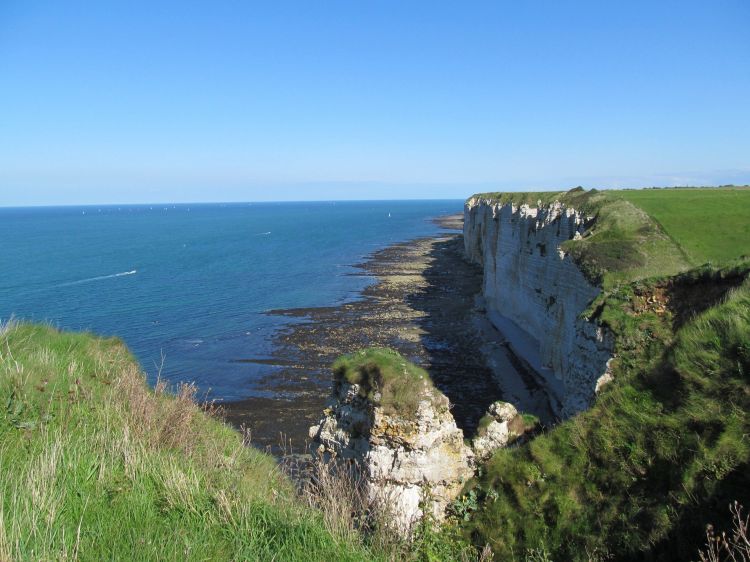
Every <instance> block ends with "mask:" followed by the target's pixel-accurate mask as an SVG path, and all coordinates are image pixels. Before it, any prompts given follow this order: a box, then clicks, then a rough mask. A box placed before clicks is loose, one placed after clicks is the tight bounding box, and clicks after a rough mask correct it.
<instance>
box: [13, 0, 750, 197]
mask: <svg viewBox="0 0 750 562" xmlns="http://www.w3.org/2000/svg"><path fill="white" fill-rule="evenodd" d="M748 29H750V2H748V1H747V0H730V1H724V0H714V1H710V2H709V1H700V2H692V1H689V0H687V1H686V0H682V1H679V2H672V1H668V0H667V1H658V2H653V1H648V2H640V1H630V2H601V1H596V2H572V1H564V0H556V1H528V2H518V1H514V2H501V1H499V0H498V1H494V2H471V1H466V2H439V1H435V0H433V1H429V2H426V1H425V2H421V1H417V0H409V1H404V0H394V1H390V0H378V1H369V0H357V1H352V0H342V1H335V0H334V1H327V0H326V1H323V0H321V1H311V0H305V1H300V2H285V1H283V0H281V1H273V2H262V3H261V2H219V1H216V2H201V3H198V2H185V1H182V2H138V1H129V2H80V3H79V2H75V1H71V2H64V3H63V2H34V1H32V0H19V1H15V0H4V1H2V2H0V205H21V204H60V203H63V204H64V203H69V204H78V203H108V202H152V201H175V202H178V201H246V200H279V199H287V200H289V199H291V200H301V199H342V198H364V199H368V198H397V197H405V198H438V197H456V198H458V197H461V198H462V197H465V196H467V195H469V194H471V193H472V192H474V191H479V190H490V189H492V190H502V189H532V188H556V189H564V188H569V187H571V186H575V185H578V184H581V185H584V186H587V187H636V186H645V185H676V184H719V183H744V182H750V33H748Z"/></svg>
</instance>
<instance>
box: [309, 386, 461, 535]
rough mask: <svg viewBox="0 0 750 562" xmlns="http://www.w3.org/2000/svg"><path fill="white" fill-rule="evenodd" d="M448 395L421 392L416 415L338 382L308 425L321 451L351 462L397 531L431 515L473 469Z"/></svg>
mask: <svg viewBox="0 0 750 562" xmlns="http://www.w3.org/2000/svg"><path fill="white" fill-rule="evenodd" d="M448 406H449V404H448V399H447V398H446V397H445V396H444V395H439V396H438V397H435V396H434V395H432V396H425V399H424V400H422V401H421V402H420V403H419V406H418V408H417V411H416V413H414V414H413V415H410V416H409V417H405V416H403V415H399V414H393V413H390V414H389V413H386V412H385V411H384V410H383V409H382V408H380V407H378V406H377V405H375V404H373V403H372V402H370V401H368V400H367V399H365V398H362V397H361V396H360V395H359V388H358V386H357V385H353V384H348V383H346V382H339V383H337V385H336V386H335V388H334V392H333V394H332V396H331V399H330V400H329V402H328V406H327V408H326V409H325V411H324V417H323V419H322V420H321V422H320V424H319V425H317V426H313V427H311V428H310V437H311V438H312V439H313V440H314V441H315V442H317V443H319V447H318V451H319V453H320V454H322V455H325V456H335V457H337V458H340V459H353V460H355V461H356V462H357V463H358V464H359V466H360V468H361V470H362V472H363V475H364V477H365V480H366V484H367V489H368V494H369V495H370V498H371V500H372V501H376V502H383V504H384V505H385V506H386V508H387V509H389V510H390V513H391V515H392V516H393V521H394V524H395V526H396V527H397V528H398V529H399V530H401V531H407V532H408V530H409V529H411V528H412V526H413V525H414V523H415V522H416V521H418V520H419V519H420V518H422V517H423V516H424V514H425V513H424V511H425V510H429V512H430V514H431V515H432V516H433V517H434V518H435V519H436V520H441V519H443V518H444V516H445V509H446V507H447V506H448V504H449V503H450V502H452V501H453V500H454V499H455V498H456V497H457V496H458V494H459V493H460V491H461V488H462V487H463V484H464V482H465V481H466V480H467V479H468V478H470V477H471V476H472V474H473V470H472V465H473V453H472V451H471V449H469V448H468V447H467V446H466V445H465V444H464V441H463V438H464V436H463V432H462V431H461V430H460V429H459V428H458V427H457V426H456V422H455V420H454V419H453V416H452V415H451V413H450V410H449V408H448Z"/></svg>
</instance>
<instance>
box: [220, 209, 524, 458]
mask: <svg viewBox="0 0 750 562" xmlns="http://www.w3.org/2000/svg"><path fill="white" fill-rule="evenodd" d="M435 220H436V222H437V223H438V224H439V225H440V226H441V227H442V228H443V229H444V232H443V233H441V234H438V235H436V236H434V237H429V238H419V239H416V240H411V241H408V242H403V243H399V244H395V245H393V246H390V247H388V248H385V249H383V250H380V251H377V252H375V253H374V254H372V255H371V256H370V257H369V258H368V259H367V260H366V261H365V262H364V263H362V264H359V265H357V266H356V268H357V269H358V270H359V271H358V272H356V273H354V275H363V276H367V277H374V278H375V279H376V282H375V283H374V284H372V285H370V286H368V287H367V288H365V289H364V291H363V292H362V295H361V297H360V298H359V299H358V300H355V301H353V302H347V303H345V304H342V305H340V306H334V307H322V308H305V309H291V310H274V311H269V312H268V314H274V315H282V316H285V317H287V318H289V319H290V324H289V325H288V326H287V327H286V328H284V329H282V330H281V331H280V332H279V333H278V334H277V336H276V337H275V341H274V343H275V345H274V348H275V351H274V354H273V357H272V358H271V359H267V358H263V359H252V358H250V359H245V361H252V362H263V363H264V364H267V365H273V366H274V367H276V369H275V372H274V373H273V375H270V376H269V377H267V380H265V381H264V385H263V388H264V389H268V390H269V391H271V392H273V393H274V394H275V395H276V396H278V397H275V398H259V397H252V398H247V399H245V400H242V401H238V402H232V403H227V404H225V405H224V407H225V411H226V417H227V419H228V421H229V422H230V423H232V424H234V425H235V426H238V427H240V426H246V427H248V428H250V430H251V439H252V442H253V443H254V444H255V445H256V446H259V447H261V448H268V449H270V450H271V451H272V452H275V453H277V454H278V453H283V452H288V451H289V450H292V451H294V452H304V451H305V450H306V449H307V435H308V428H309V427H310V426H311V425H314V424H315V423H317V421H318V420H319V417H320V414H321V411H322V409H323V407H324V403H325V400H326V398H327V397H328V395H329V394H330V392H331V374H330V365H331V363H332V362H333V361H334V360H335V359H336V358H337V357H338V356H340V355H342V354H344V353H351V352H354V351H357V350H360V349H362V348H365V347H390V348H393V349H395V350H397V351H399V352H400V353H401V354H402V355H404V356H405V357H407V358H408V359H410V360H411V361H413V362H415V363H416V364H418V365H420V366H421V367H423V368H425V369H426V370H427V371H428V372H429V374H430V376H431V378H432V379H433V381H434V383H435V386H436V387H437V388H439V389H440V390H441V391H442V392H443V393H444V394H445V395H446V396H447V397H448V398H449V399H450V402H451V404H452V413H453V416H454V417H455V419H456V423H457V424H458V427H460V428H461V429H462V430H463V431H464V434H465V435H466V437H470V436H471V435H473V433H474V432H475V430H476V427H477V424H478V422H479V419H480V418H481V417H482V415H484V413H485V412H486V411H487V408H488V406H489V405H490V404H492V403H493V402H495V401H497V400H502V399H503V398H505V396H504V393H503V390H502V389H501V388H500V386H499V385H498V382H497V380H498V377H497V376H493V373H492V371H491V370H490V369H489V368H488V366H487V357H486V353H483V349H484V351H486V347H487V334H486V331H487V330H486V328H482V326H481V323H480V322H478V319H477V312H476V299H477V295H478V294H479V293H480V291H481V284H482V271H481V269H480V268H478V267H477V266H475V265H473V264H471V263H469V262H468V261H467V260H466V259H465V258H464V252H463V235H462V233H461V232H460V229H461V227H462V221H463V217H462V216H460V215H455V216H449V217H440V218H438V219H435ZM498 345H499V346H500V347H502V342H500V343H499V344H498ZM514 375H516V376H517V374H515V373H514ZM501 380H502V379H501Z"/></svg>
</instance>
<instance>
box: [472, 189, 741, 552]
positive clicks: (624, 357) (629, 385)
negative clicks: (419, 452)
mask: <svg viewBox="0 0 750 562" xmlns="http://www.w3.org/2000/svg"><path fill="white" fill-rule="evenodd" d="M701 192H703V193H706V192H705V191H703V190H701ZM621 193H625V194H626V195H627V196H630V194H631V192H620V193H608V194H606V195H605V196H604V197H605V199H604V201H603V202H602V201H601V200H599V201H596V200H594V203H595V205H597V206H596V207H594V208H593V211H594V213H599V216H600V217H601V216H602V214H601V213H602V212H603V211H606V210H607V207H608V206H611V208H617V206H618V205H622V203H625V201H624V200H623V199H622V197H621V196H620V195H621ZM694 193H695V192H694V190H690V195H694ZM698 193H700V192H698ZM537 195H538V194H534V196H537ZM573 195H574V196H575V197H578V198H581V197H585V196H586V195H585V194H583V193H575V194H573ZM683 195H684V193H683V192H682V191H675V190H669V191H668V192H667V191H665V192H663V193H662V192H656V193H655V194H653V195H652V194H651V193H649V195H648V196H640V197H642V198H643V199H644V200H645V199H649V197H652V198H653V199H650V201H651V202H652V204H653V205H654V207H655V208H658V212H657V213H656V214H657V217H658V218H659V222H660V223H661V225H662V227H663V228H666V229H668V230H667V231H666V234H668V235H669V237H670V240H671V241H672V248H673V250H672V251H677V252H679V254H678V255H679V256H683V259H685V257H687V259H685V261H688V260H689V261H701V260H703V258H705V255H702V256H701V255H700V254H699V252H698V251H696V248H704V247H705V248H709V247H710V246H711V244H715V242H716V240H717V236H719V234H718V233H717V231H712V230H711V229H703V230H701V229H699V228H692V229H690V228H682V229H681V228H680V226H681V224H682V223H681V222H680V221H678V220H675V219H674V217H677V216H679V209H680V208H682V207H684V206H685V201H687V200H686V199H683ZM504 197H506V198H517V197H519V196H518V195H515V194H510V195H507V196H504ZM522 197H525V196H522ZM589 197H590V198H591V199H594V198H597V199H598V197H599V195H598V194H593V195H589ZM638 197H639V195H636V196H634V197H633V199H637V198H638ZM697 197H706V198H708V195H698V196H697ZM548 198H549V199H548V200H552V199H556V198H558V196H557V195H549V196H548ZM707 200H710V198H708V199H707ZM515 202H518V199H515ZM589 202H590V199H589V201H585V200H584V201H583V203H584V204H586V203H589ZM728 202H729V199H726V200H722V202H721V203H716V202H715V201H714V202H713V204H709V205H706V206H705V207H704V208H705V213H704V214H703V215H702V216H700V223H706V222H708V223H711V224H713V222H714V221H716V220H721V218H722V216H723V215H724V213H725V212H727V210H729V211H730V215H731V209H728V207H731V206H732V205H731V204H729V205H726V204H725V203H728ZM670 205H671V206H672V207H670ZM589 208H591V207H589ZM746 208H747V207H746ZM709 213H717V214H719V215H720V216H714V217H711V216H710V215H709ZM735 214H736V213H735ZM665 217H666V218H667V220H664V218H665ZM670 218H671V219H672V220H671V222H670V220H669V219H670ZM673 223H674V224H675V225H677V227H676V228H673V227H672V224H673ZM652 224H656V223H655V222H654V223H652ZM693 224H695V223H694V222H693ZM602 226H604V227H605V229H609V228H610V225H608V224H605V225H599V227H600V228H601V227H602ZM631 226H632V224H631ZM626 227H627V228H630V227H628V226H627V225H626ZM627 228H626V230H627ZM649 228H652V227H649ZM670 228H673V229H672V230H669V229H670ZM596 229H597V227H596V225H594V227H593V229H592V231H593V233H594V234H593V235H592V239H593V238H594V236H595V235H596V234H595V233H596ZM658 230H659V231H660V233H661V234H664V231H663V230H662V228H661V227H660V228H659V229H658ZM600 232H601V230H600ZM631 232H632V231H631ZM701 238H704V239H706V244H705V245H703V244H701V243H700V241H701ZM668 247H669V246H664V248H668ZM683 247H684V248H685V249H683ZM593 250H594V259H596V252H597V248H593ZM742 253H744V250H743V247H742V246H741V245H740V246H738V245H734V246H733V247H732V248H731V251H723V253H722V255H721V257H722V258H725V259H726V258H734V257H736V256H737V255H739V254H742ZM686 254H687V256H686ZM699 256H700V257H699ZM585 257H586V256H585V255H584V256H583V258H584V259H585ZM678 261H679V260H678V259H676V260H675V261H666V262H665V268H664V271H661V272H658V269H657V273H661V274H662V276H661V277H652V278H650V279H642V278H643V277H645V275H644V270H640V271H639V270H638V269H632V268H628V267H623V268H620V269H619V270H615V273H616V275H612V272H611V271H607V272H605V274H604V276H603V277H604V278H605V280H608V281H609V283H608V285H609V289H608V290H607V291H605V293H604V295H603V296H602V297H601V298H600V299H599V301H598V302H597V303H596V307H595V308H596V312H595V316H597V317H598V319H599V320H600V321H601V322H603V323H605V324H608V325H610V326H611V327H612V328H613V329H614V331H615V333H616V334H617V336H618V337H617V343H616V345H617V349H616V351H617V354H618V360H617V362H616V364H615V366H614V369H615V373H616V381H615V382H614V383H612V384H611V385H610V387H609V388H608V389H606V390H605V392H604V393H603V395H602V396H601V397H600V398H599V399H598V401H597V402H596V404H595V405H594V406H593V407H592V409H591V410H589V411H588V412H586V413H584V414H582V415H579V416H577V417H576V418H574V419H572V420H569V421H567V422H565V423H562V424H560V425H559V426H557V427H556V428H554V429H552V430H550V431H549V432H548V433H546V434H545V435H543V436H541V437H538V438H536V439H535V440H533V441H532V442H531V443H530V444H528V445H525V446H523V447H519V448H516V449H507V450H503V451H499V452H498V453H497V454H496V455H495V456H494V457H493V458H492V460H491V462H490V463H489V464H488V465H487V466H486V467H484V470H483V471H482V475H481V477H480V478H479V479H478V480H477V481H476V482H475V483H474V485H475V486H476V488H475V489H474V495H475V496H476V497H479V498H480V504H479V506H478V508H477V510H476V511H475V513H474V514H473V516H472V518H471V520H470V522H469V523H467V524H466V529H467V532H469V533H471V534H472V536H473V538H474V540H475V541H476V542H477V543H478V544H483V543H485V542H489V543H490V544H492V545H493V547H494V549H495V552H496V553H497V554H499V556H498V558H499V559H505V558H506V557H513V556H516V555H521V556H523V553H524V552H529V551H531V550H532V549H540V548H541V549H543V550H544V551H546V552H548V553H550V555H551V557H552V559H555V560H587V559H590V558H591V557H593V558H594V559H595V558H596V556H597V555H601V556H604V555H606V554H611V555H613V556H615V557H616V558H618V559H633V558H641V557H643V558H649V557H651V558H659V559H667V560H689V559H691V558H695V557H696V549H697V546H698V545H699V544H701V543H702V537H703V525H704V524H705V523H707V522H709V521H712V522H720V521H722V520H725V519H726V515H727V514H728V512H727V510H726V506H727V504H728V502H729V501H730V500H732V499H738V500H740V501H741V502H744V503H745V504H746V505H747V504H749V503H750V466H749V464H750V442H749V441H748V439H747V435H748V434H750V420H748V412H750V347H749V343H748V342H750V281H748V280H745V281H744V283H742V284H741V286H740V287H739V288H737V289H735V290H733V291H730V292H729V293H728V294H727V296H726V298H725V300H719V301H718V302H715V303H709V302H708V301H709V300H710V299H708V297H710V296H718V295H719V293H720V292H721V291H719V288H726V287H727V286H729V285H736V284H738V283H740V282H741V281H742V279H743V278H744V277H746V276H747V272H748V270H750V262H748V261H747V260H745V261H742V260H740V261H739V262H737V263H735V264H734V265H733V266H731V267H726V268H724V269H723V270H722V269H718V268H716V267H704V268H701V269H700V270H695V271H693V272H691V273H688V274H684V275H681V276H678V277H676V278H675V277H668V276H666V277H665V275H669V274H672V273H674V270H673V267H674V264H675V263H677V262H678ZM599 263H601V262H599ZM655 263H656V262H655ZM615 265H617V264H615ZM656 265H658V264H656ZM684 267H685V266H684V264H683V265H682V266H681V267H680V269H684ZM647 270H648V271H649V273H653V270H652V269H651V268H647ZM628 277H630V278H628ZM639 279H640V280H639ZM618 280H619V283H618V282H617V281H618ZM606 285H607V283H605V286H606ZM654 299H661V301H660V302H661V303H662V304H663V303H664V301H666V300H668V301H671V303H672V304H673V305H674V306H673V307H671V308H670V307H664V306H662V305H661V304H659V303H657V302H656V301H655V300H654ZM649 303H651V304H649ZM691 303H692V305H694V310H693V311H692V312H700V311H701V310H703V309H704V308H705V307H706V306H708V305H709V304H714V305H715V306H713V307H709V308H708V309H707V310H705V311H703V312H702V314H701V315H699V316H697V317H695V318H693V319H692V320H690V321H687V322H685V319H687V318H690V313H691V311H690V310H689V308H690V307H689V305H690V304H691ZM680 309H681V310H680ZM686 309H687V310H686Z"/></svg>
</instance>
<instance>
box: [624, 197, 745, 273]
mask: <svg viewBox="0 0 750 562" xmlns="http://www.w3.org/2000/svg"><path fill="white" fill-rule="evenodd" d="M617 194H618V195H619V196H621V197H622V198H624V199H626V200H627V201H629V202H631V203H633V204H634V205H637V206H639V207H641V208H642V209H644V210H645V211H646V212H647V213H648V214H649V215H650V216H652V217H653V218H654V219H656V220H657V221H658V222H659V223H660V224H661V226H662V227H663V228H664V230H666V231H667V232H668V233H669V234H670V235H671V236H672V237H673V238H674V239H675V240H677V241H678V242H679V244H680V246H681V247H682V248H683V249H684V250H685V251H686V252H687V254H688V256H690V258H691V260H692V261H693V262H694V264H695V265H699V264H702V263H705V262H708V261H714V262H721V261H725V260H729V259H733V258H735V257H737V256H738V255H742V254H744V255H747V256H750V189H668V190H667V189H641V190H632V191H630V190H629V191H619V192H617ZM706 217H709V218H710V219H709V220H706Z"/></svg>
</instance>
